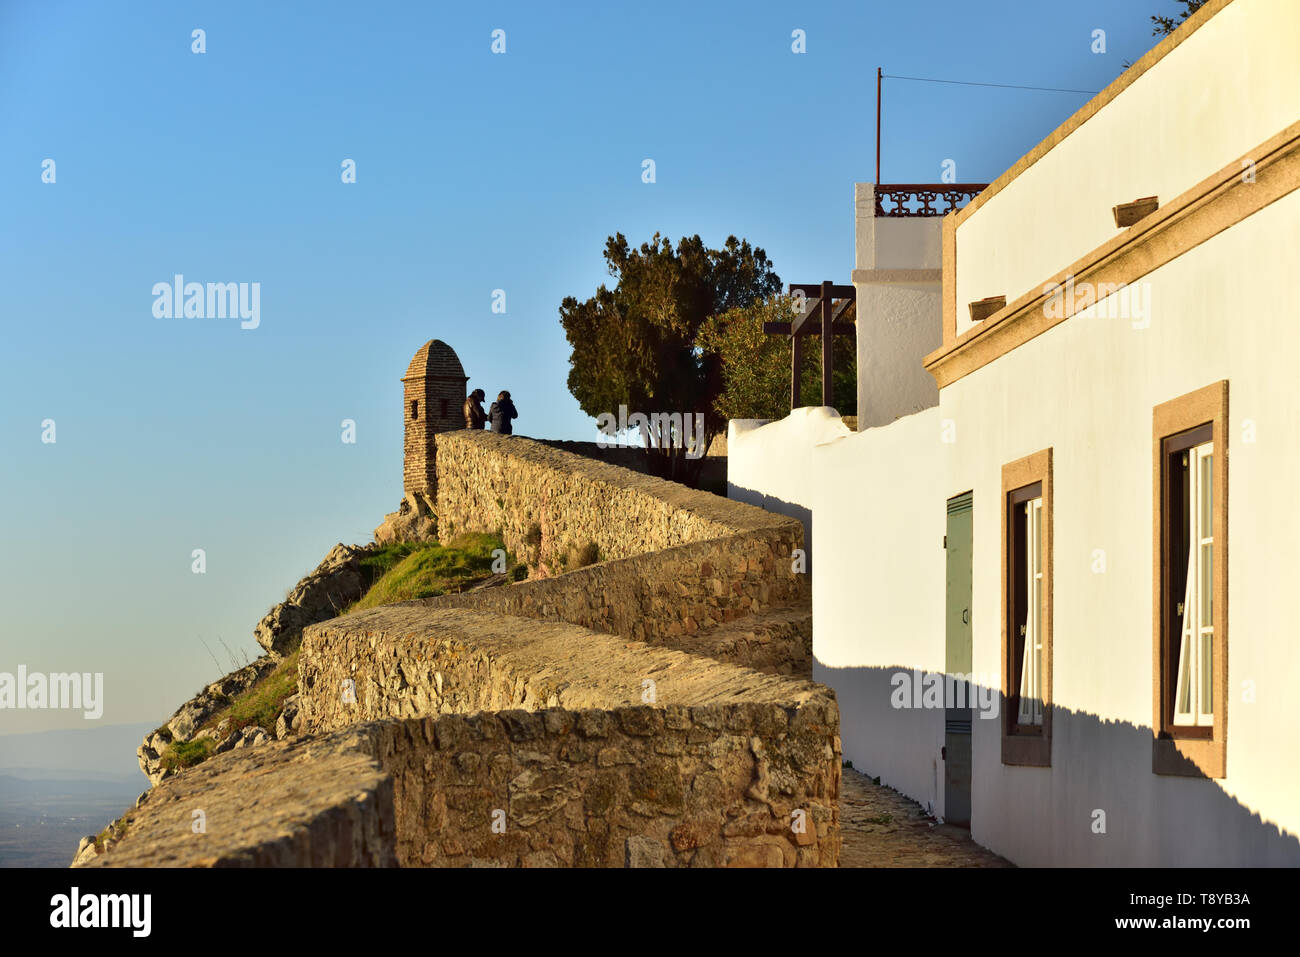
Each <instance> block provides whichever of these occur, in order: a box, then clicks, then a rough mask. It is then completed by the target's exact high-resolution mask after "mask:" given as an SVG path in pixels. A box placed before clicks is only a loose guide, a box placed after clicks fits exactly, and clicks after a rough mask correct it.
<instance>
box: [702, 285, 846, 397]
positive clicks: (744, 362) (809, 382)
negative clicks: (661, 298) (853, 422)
mask: <svg viewBox="0 0 1300 957" xmlns="http://www.w3.org/2000/svg"><path fill="white" fill-rule="evenodd" d="M852 308H853V307H850V309H849V312H847V313H846V314H845V316H844V317H843V318H844V319H852V318H853V311H852ZM792 318H793V310H792V300H791V299H790V298H789V297H788V296H774V297H771V298H769V299H766V300H764V301H761V302H755V303H752V304H750V305H748V306H741V307H738V308H736V309H731V310H728V311H727V312H725V313H723V314H722V315H720V316H713V317H712V318H710V319H709V320H708V322H706V323H705V324H704V327H703V328H702V329H701V331H700V346H701V348H702V349H703V350H704V351H705V353H706V354H712V355H715V356H717V357H718V359H719V360H720V362H721V369H722V389H721V391H720V392H719V393H718V397H717V399H716V400H715V401H714V408H715V409H716V410H717V412H718V414H719V415H720V416H721V417H722V418H724V419H780V418H783V417H785V415H786V414H787V413H789V411H790V359H791V344H790V340H789V338H787V337H785V336H774V335H768V334H767V333H764V332H763V323H764V322H790V321H791V319H792ZM833 349H834V350H835V351H834V359H835V365H834V372H833V373H832V380H833V381H832V386H833V397H834V404H835V408H836V409H837V410H838V411H839V413H840V414H841V415H856V414H857V406H858V396H857V385H858V376H857V338H856V337H855V336H836V337H835V343H834V345H833ZM799 404H800V405H802V406H810V405H821V404H822V371H821V338H820V336H809V337H808V338H806V339H804V357H803V368H802V370H801V375H800V379H799Z"/></svg>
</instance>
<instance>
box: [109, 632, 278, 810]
mask: <svg viewBox="0 0 1300 957" xmlns="http://www.w3.org/2000/svg"><path fill="white" fill-rule="evenodd" d="M279 663H280V659H279V657H277V656H274V655H263V656H262V657H261V658H258V659H257V660H256V661H254V662H253V663H252V664H251V665H247V666H246V667H243V668H240V669H239V670H238V671H232V672H231V673H230V674H228V675H226V676H225V677H224V678H221V679H219V680H217V681H214V682H212V684H210V685H208V686H207V687H206V688H204V689H203V690H202V691H200V692H199V693H198V694H196V695H195V696H194V697H193V698H191V699H190V700H189V701H186V702H185V703H184V704H183V705H181V706H180V707H179V708H177V709H176V713H175V714H173V715H172V716H171V718H170V720H168V722H167V723H166V724H165V725H163V726H162V727H161V728H159V729H158V730H157V731H154V732H152V733H150V734H148V735H146V736H145V739H144V743H143V744H141V745H140V747H139V748H137V749H136V752H135V753H136V758H137V759H138V760H139V762H140V770H141V771H143V772H144V775H145V777H147V778H148V779H149V783H150V784H157V783H158V782H159V781H163V780H165V779H166V778H168V777H171V775H173V774H175V773H176V771H175V770H174V769H173V768H168V767H164V766H163V760H162V758H163V755H164V754H165V753H166V752H167V749H168V748H169V747H171V746H172V745H173V744H174V743H176V742H178V741H192V740H193V739H194V738H195V736H196V732H198V731H199V729H200V728H201V727H202V726H203V724H204V723H205V722H207V721H208V720H209V719H210V718H211V717H212V716H213V715H215V714H217V713H218V712H219V711H221V710H222V709H223V708H226V707H227V706H229V704H230V702H231V701H232V700H233V699H234V698H235V697H237V696H238V695H241V694H243V693H244V692H245V691H247V690H248V689H250V688H252V687H253V685H255V684H257V683H258V682H259V681H261V680H262V679H263V678H265V677H266V676H267V675H268V674H270V673H271V672H272V671H273V670H275V666H276V665H278V664H279ZM222 730H224V729H222V728H220V727H218V728H217V730H216V731H215V732H213V736H215V735H216V734H219V733H220V732H221V731H222Z"/></svg>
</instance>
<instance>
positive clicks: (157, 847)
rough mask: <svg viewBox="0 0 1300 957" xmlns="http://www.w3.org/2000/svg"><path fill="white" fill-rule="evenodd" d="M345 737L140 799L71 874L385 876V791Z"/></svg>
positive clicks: (392, 833)
mask: <svg viewBox="0 0 1300 957" xmlns="http://www.w3.org/2000/svg"><path fill="white" fill-rule="evenodd" d="M373 741H374V736H373V734H372V733H368V732H367V731H366V729H350V730H348V731H343V732H339V733H338V734H334V735H328V736H325V737H315V738H292V739H289V740H287V741H276V742H272V743H270V744H266V745H262V746H260V747H257V748H245V749H241V750H238V751H228V752H226V753H225V754H219V755H217V756H215V757H213V758H210V759H209V760H207V761H205V762H203V763H202V764H200V765H198V766H196V767H193V768H190V769H189V770H187V771H186V772H185V773H184V774H180V775H177V776H176V777H171V778H168V779H167V780H166V781H163V782H162V783H161V784H159V785H157V786H156V787H154V788H152V789H151V790H149V791H147V792H146V793H145V794H144V795H142V796H141V799H140V802H139V803H138V804H137V806H136V808H135V810H132V811H128V812H127V813H126V814H125V815H124V816H123V819H122V826H123V831H124V833H122V835H121V836H120V838H119V839H118V840H117V841H116V842H114V843H113V845H112V847H111V848H109V849H108V850H107V851H106V852H104V853H102V854H95V853H93V850H92V853H89V854H87V855H86V856H85V857H81V856H79V857H78V860H77V862H76V863H75V864H74V865H73V866H74V867H87V866H88V867H394V866H396V865H397V863H398V862H397V856H396V846H397V837H396V834H397V832H396V825H395V821H394V813H393V781H392V778H391V777H390V776H389V775H387V774H386V773H385V772H384V771H383V769H382V768H381V767H380V766H379V762H378V761H376V760H375V758H374V750H375V749H374V744H373Z"/></svg>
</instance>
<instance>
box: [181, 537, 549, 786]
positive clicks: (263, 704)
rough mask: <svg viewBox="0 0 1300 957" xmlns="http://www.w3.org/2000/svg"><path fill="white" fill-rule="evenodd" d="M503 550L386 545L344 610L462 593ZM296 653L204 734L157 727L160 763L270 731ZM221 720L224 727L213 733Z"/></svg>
mask: <svg viewBox="0 0 1300 957" xmlns="http://www.w3.org/2000/svg"><path fill="white" fill-rule="evenodd" d="M504 548H505V546H504V544H503V543H502V541H501V538H500V536H499V535H485V534H480V533H466V534H463V535H459V536H457V537H456V538H455V539H454V540H452V541H451V542H450V543H449V544H447V545H445V546H444V545H438V544H432V543H428V544H425V543H412V542H399V543H397V544H393V545H386V546H385V547H383V548H381V549H378V550H376V551H374V552H372V553H371V554H369V555H367V556H366V557H365V558H362V559H361V568H362V576H363V580H364V581H365V582H366V584H367V586H368V587H367V591H366V594H365V595H364V596H362V598H361V600H360V601H358V602H357V603H355V604H354V605H352V606H351V607H350V608H348V609H347V611H355V610H359V609H363V608H376V607H378V606H380V605H388V604H391V603H393V602H397V601H408V600H410V599H414V598H430V597H433V596H435V595H445V594H447V593H449V592H459V591H463V590H464V589H465V588H467V587H469V586H471V585H473V584H476V583H478V582H481V581H484V580H486V579H488V578H491V577H492V576H493V574H494V573H493V570H492V565H493V562H494V557H493V555H492V552H493V551H494V550H495V549H504ZM498 567H500V566H499V565H498ZM506 568H507V569H508V571H509V572H510V573H511V574H510V578H511V579H512V580H518V579H520V578H522V577H524V576H526V575H527V572H528V569H527V567H526V566H524V565H522V564H518V565H514V566H513V567H512V566H511V565H510V564H507V566H506ZM520 572H522V573H523V574H522V575H521V574H519V573H520ZM299 653H300V649H298V648H295V649H294V650H293V651H292V652H290V653H289V654H287V655H285V656H284V658H283V660H281V661H280V663H279V664H277V665H276V666H275V668H274V669H273V670H272V671H271V673H270V674H268V675H267V676H266V677H264V678H263V679H262V680H261V681H259V682H258V683H257V684H255V685H253V687H251V688H249V689H248V690H247V691H245V692H243V693H242V694H240V695H237V696H235V697H234V698H232V699H231V700H230V703H229V705H227V706H226V707H224V708H221V709H220V710H219V711H217V712H216V713H215V714H213V715H212V716H211V717H210V718H208V720H207V721H206V722H204V724H203V726H202V727H201V728H199V729H198V733H202V732H203V731H210V732H212V733H211V734H210V735H204V736H203V737H198V736H197V733H196V736H195V737H194V738H192V739H191V740H189V741H170V739H171V731H170V730H169V729H168V728H167V726H166V725H163V726H162V727H161V728H159V729H158V730H159V732H163V733H164V736H165V737H166V738H167V739H168V740H169V741H170V743H169V744H168V746H167V749H166V750H165V751H164V752H163V754H162V757H161V759H160V760H161V762H162V765H163V766H164V767H167V768H171V769H172V770H174V771H180V770H182V769H183V768H190V767H193V766H194V765H196V764H199V763H201V762H203V761H205V760H207V758H209V757H210V756H211V755H212V753H213V750H214V749H215V748H216V746H217V745H218V744H219V743H220V742H221V741H222V740H224V739H225V738H227V737H229V736H230V734H231V733H232V732H236V731H242V730H243V729H245V728H251V727H259V728H262V729H264V730H265V731H266V732H267V734H274V731H275V723H276V720H277V719H278V718H279V717H280V713H281V712H282V711H283V710H284V702H285V699H287V698H289V697H291V696H293V695H295V694H297V693H298V658H299ZM222 722H225V725H224V727H223V728H222V729H221V731H220V733H217V730H216V729H217V726H218V725H219V724H221V723H222Z"/></svg>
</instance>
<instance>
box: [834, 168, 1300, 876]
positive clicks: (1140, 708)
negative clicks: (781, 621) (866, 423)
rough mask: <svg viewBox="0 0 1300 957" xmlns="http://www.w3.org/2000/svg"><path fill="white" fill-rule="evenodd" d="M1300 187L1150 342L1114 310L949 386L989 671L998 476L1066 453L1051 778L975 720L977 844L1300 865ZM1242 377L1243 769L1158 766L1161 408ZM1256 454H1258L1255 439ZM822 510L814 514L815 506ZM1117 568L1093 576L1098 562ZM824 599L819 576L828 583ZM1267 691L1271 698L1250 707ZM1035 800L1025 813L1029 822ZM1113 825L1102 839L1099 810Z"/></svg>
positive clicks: (1236, 629)
mask: <svg viewBox="0 0 1300 957" xmlns="http://www.w3.org/2000/svg"><path fill="white" fill-rule="evenodd" d="M1297 262H1300V193H1292V194H1291V195H1289V196H1288V197H1286V198H1285V199H1283V200H1280V201H1279V202H1277V203H1274V204H1273V205H1271V206H1268V207H1266V208H1265V209H1264V210H1263V211H1261V212H1259V213H1257V214H1255V215H1254V216H1251V217H1250V218H1248V219H1247V220H1245V221H1244V222H1242V223H1240V224H1238V225H1236V226H1233V227H1232V228H1230V229H1228V230H1227V231H1225V232H1223V233H1221V234H1219V236H1217V237H1216V238H1215V239H1213V240H1211V241H1210V242H1208V243H1205V244H1203V245H1201V246H1199V247H1197V248H1196V249H1193V250H1192V251H1190V252H1188V253H1186V254H1184V255H1183V256H1181V257H1180V258H1178V259H1176V260H1174V261H1173V262H1171V263H1169V264H1168V265H1166V266H1164V267H1163V268H1161V269H1159V270H1157V271H1155V272H1154V273H1151V274H1150V275H1149V276H1148V277H1147V278H1146V279H1145V280H1143V282H1145V283H1149V286H1150V295H1151V311H1152V318H1151V324H1150V327H1149V328H1134V327H1133V324H1132V322H1130V321H1129V320H1126V319H1107V318H1097V317H1096V315H1095V314H1096V311H1097V309H1096V307H1094V308H1093V309H1091V310H1089V311H1088V312H1085V313H1082V314H1080V315H1078V316H1076V317H1074V318H1072V319H1070V320H1068V321H1066V322H1064V323H1061V324H1060V325H1058V326H1056V327H1054V328H1053V329H1051V330H1050V331H1049V332H1047V333H1046V334H1044V335H1042V336H1039V337H1037V338H1035V339H1033V340H1031V341H1030V342H1029V343H1027V344H1025V345H1023V346H1021V347H1020V348H1018V349H1016V350H1014V351H1013V352H1011V353H1009V354H1007V355H1006V356H1003V357H1002V358H1001V359H998V360H997V361H996V362H994V363H992V364H990V365H988V366H985V367H984V368H983V369H981V370H979V371H978V372H975V373H973V374H972V375H970V376H967V377H966V378H963V379H961V380H959V381H957V382H956V383H954V384H953V385H951V386H949V387H948V388H946V389H944V390H943V391H942V393H941V398H940V406H939V410H938V411H939V414H940V416H941V417H942V418H946V419H950V420H951V421H952V422H953V423H954V425H955V428H956V436H957V441H956V442H955V443H954V444H953V445H952V446H951V452H950V454H951V459H950V462H949V472H948V474H949V476H950V478H949V481H948V485H949V487H950V488H952V489H956V487H957V486H963V487H966V488H973V489H974V491H975V573H974V606H973V610H972V624H973V628H974V662H973V663H974V667H975V669H976V671H982V672H988V673H997V671H998V668H999V667H1000V647H1001V646H1000V642H1001V634H1000V626H999V615H1000V608H1001V598H1000V593H999V591H1000V587H1001V585H1000V578H999V569H1000V567H1001V566H1000V562H1001V558H1000V555H999V551H1000V539H999V521H1000V518H999V511H998V508H997V504H998V496H999V494H1000V490H1001V485H1000V474H1001V467H1002V465H1003V464H1004V463H1006V462H1010V461H1012V460H1014V459H1016V458H1019V457H1021V456H1023V455H1027V454H1029V453H1030V452H1034V451H1037V450H1039V449H1043V448H1047V447H1049V446H1050V447H1052V448H1053V450H1054V453H1053V459H1054V461H1053V473H1054V474H1053V481H1054V483H1055V484H1054V492H1055V505H1054V521H1055V576H1054V577H1055V590H1054V594H1055V610H1054V621H1053V644H1054V668H1053V676H1054V677H1053V684H1054V687H1053V696H1054V699H1055V702H1056V705H1057V711H1056V713H1055V716H1054V718H1053V722H1054V724H1053V735H1054V742H1053V756H1052V767H1051V769H1050V770H1049V769H1038V768H1013V767H1004V766H1002V764H1001V761H1000V741H999V737H998V733H997V729H996V728H990V727H987V726H982V725H981V724H980V722H976V723H975V737H974V741H973V747H974V763H975V774H974V778H973V782H972V835H973V836H974V837H975V839H976V840H977V841H979V842H980V843H983V844H986V845H987V846H989V847H992V848H994V849H995V850H997V851H999V852H1000V853H1003V854H1006V855H1007V856H1009V857H1010V858H1011V859H1012V860H1014V861H1016V862H1017V863H1021V864H1049V863H1051V864H1061V863H1067V862H1068V863H1071V864H1103V863H1105V864H1144V863H1145V864H1149V863H1155V862H1159V863H1162V864H1170V865H1182V864H1266V863H1281V862H1282V861H1283V860H1286V861H1288V862H1291V863H1300V851H1298V848H1300V845H1297V843H1296V839H1295V837H1294V836H1293V837H1291V838H1290V839H1289V841H1279V840H1277V839H1276V838H1275V837H1274V836H1272V835H1270V833H1269V828H1268V827H1267V826H1265V825H1261V823H1260V822H1259V821H1258V820H1255V819H1253V818H1252V814H1256V813H1258V814H1259V815H1261V816H1262V819H1263V821H1266V822H1274V823H1281V824H1283V825H1284V826H1285V827H1286V828H1287V829H1288V830H1289V831H1290V832H1291V834H1292V835H1295V834H1298V833H1300V762H1298V761H1297V760H1296V759H1297V757H1300V745H1297V744H1296V743H1295V742H1294V741H1293V740H1292V737H1293V736H1292V729H1293V728H1294V726H1295V706H1294V701H1295V697H1294V694H1293V689H1294V688H1296V687H1298V686H1300V651H1298V650H1297V645H1296V644H1295V642H1294V641H1293V640H1292V636H1293V635H1294V633H1295V620H1296V615H1295V607H1294V602H1293V599H1292V595H1293V592H1294V588H1295V584H1294V583H1295V581H1296V580H1297V579H1298V578H1300V557H1297V555H1298V553H1297V550H1296V542H1300V512H1298V511H1297V510H1296V508H1295V498H1296V491H1295V477H1296V476H1297V475H1300V388H1297V386H1296V382H1297V378H1296V371H1295V363H1294V356H1295V354H1296V352H1297V350H1300V306H1297V304H1296V303H1295V301H1294V299H1293V298H1291V297H1290V296H1289V295H1287V294H1286V293H1285V291H1286V290H1287V289H1289V288H1290V286H1291V283H1292V276H1293V273H1294V270H1295V264H1296V263H1297ZM1220 379H1228V380H1229V404H1230V410H1229V411H1230V426H1229V436H1228V439H1229V446H1228V455H1229V466H1228V486H1229V514H1228V528H1229V532H1228V542H1229V547H1228V555H1229V578H1228V595H1229V601H1228V604H1229V616H1230V617H1229V638H1228V641H1229V652H1228V662H1229V665H1228V667H1229V675H1228V683H1229V705H1228V775H1227V777H1226V778H1225V779H1222V780H1219V781H1205V780H1192V779H1185V778H1173V777H1165V776H1158V775H1154V774H1152V773H1151V723H1152V714H1151V688H1152V673H1151V670H1152V665H1151V643H1152V624H1151V623H1152V607H1151V601H1152V598H1151V596H1152V586H1151V568H1152V560H1153V556H1152V552H1151V549H1152V540H1151V522H1152V518H1151V516H1152V508H1153V503H1152V492H1151V485H1152V476H1151V470H1152V462H1151V441H1152V440H1151V421H1152V419H1151V416H1152V409H1153V408H1154V407H1155V406H1156V405H1158V404H1160V403H1162V402H1165V401H1168V400H1169V399H1173V398H1177V397H1178V396H1180V395H1184V394H1186V393H1188V392H1191V391H1193V390H1194V389H1198V388H1201V387H1202V386H1206V385H1210V384H1212V383H1214V382H1217V381H1219V380H1220ZM1251 428H1253V429H1254V430H1255V436H1256V441H1255V442H1253V443H1246V442H1243V436H1244V435H1246V434H1248V433H1249V430H1250V429H1251ZM814 514H816V512H815V511H814ZM1096 549H1102V550H1104V552H1105V562H1106V571H1105V572H1104V573H1102V574H1097V573H1094V572H1093V570H1092V566H1093V563H1094V557H1095V556H1094V550H1096ZM813 587H814V595H816V588H817V580H816V579H814V586H813ZM1245 681H1254V682H1255V683H1256V701H1255V703H1253V704H1248V703H1246V702H1244V701H1243V699H1242V692H1243V682H1245ZM1026 808H1028V810H1026ZM1095 809H1101V810H1104V811H1105V812H1106V816H1107V825H1108V831H1107V833H1106V834H1105V835H1095V834H1093V833H1092V831H1091V829H1090V824H1091V819H1092V812H1093V811H1094V810H1095Z"/></svg>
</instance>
